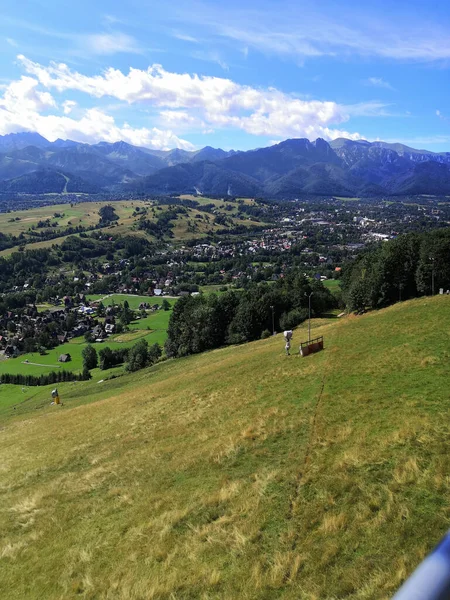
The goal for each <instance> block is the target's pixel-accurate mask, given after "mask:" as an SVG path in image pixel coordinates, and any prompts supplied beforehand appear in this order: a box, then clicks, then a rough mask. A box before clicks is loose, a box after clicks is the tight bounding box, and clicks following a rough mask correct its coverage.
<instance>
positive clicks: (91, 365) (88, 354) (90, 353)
mask: <svg viewBox="0 0 450 600" xmlns="http://www.w3.org/2000/svg"><path fill="white" fill-rule="evenodd" d="M81 356H82V358H83V369H84V370H86V369H87V370H88V371H89V370H91V369H95V368H96V367H97V365H98V356H97V350H96V349H95V348H94V346H91V344H88V345H87V346H86V347H85V348H83V351H82V352H81Z"/></svg>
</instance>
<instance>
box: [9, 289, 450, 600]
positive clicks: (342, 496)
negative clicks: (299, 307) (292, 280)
mask: <svg viewBox="0 0 450 600" xmlns="http://www.w3.org/2000/svg"><path fill="white" fill-rule="evenodd" d="M449 313H450V298H449V297H445V296H444V297H443V296H441V297H436V298H433V299H430V298H425V299H419V300H415V301H412V302H408V303H403V304H399V305H396V306H394V307H391V308H389V309H386V310H384V311H381V312H379V313H372V314H368V315H366V316H363V317H350V318H348V319H345V320H336V319H335V320H333V321H329V322H326V321H318V322H316V323H315V330H314V333H317V334H323V335H324V336H325V345H326V349H325V351H324V352H322V353H319V354H316V355H312V356H309V357H307V358H300V357H298V356H291V357H286V356H285V355H284V353H283V346H284V344H283V340H282V338H281V336H276V337H274V338H271V339H268V340H264V341H260V342H255V343H252V344H247V345H244V346H240V347H232V348H226V349H223V350H217V351H213V352H209V353H205V354H203V355H199V356H195V357H189V358H187V359H180V360H176V361H168V362H166V363H162V364H159V365H157V366H155V367H153V368H152V369H149V370H147V371H146V372H141V373H138V374H134V375H128V376H124V377H122V378H120V379H116V380H112V381H105V382H103V383H98V382H97V381H96V380H93V381H92V382H88V383H86V382H77V383H66V384H64V385H61V388H60V391H61V396H62V399H63V401H64V403H65V405H64V407H62V408H60V407H51V406H49V389H42V390H38V391H37V392H36V391H33V393H34V394H35V395H34V396H32V394H31V393H30V394H29V397H28V396H27V394H28V392H23V394H24V400H22V401H21V397H20V394H19V392H17V391H16V392H15V396H14V398H13V400H11V401H10V402H9V404H8V403H5V406H4V407H0V427H1V431H0V456H1V457H2V460H1V462H0V490H1V509H0V530H1V531H2V538H1V541H0V596H1V597H5V598H9V599H11V600H13V599H19V598H20V599H24V598H27V599H34V598H36V599H37V598H46V599H55V600H56V599H60V598H64V599H73V598H84V599H91V600H94V599H96V600H97V599H105V600H106V599H114V600H115V599H120V600H125V599H126V600H141V599H142V600H144V599H145V600H147V599H151V598H154V599H167V600H169V599H198V598H202V599H205V600H206V599H211V598H220V599H224V600H225V599H227V600H231V599H236V598H245V599H256V598H258V599H259V598H264V599H267V600H268V599H272V598H273V599H275V598H277V599H278V598H283V599H292V600H294V599H307V600H319V599H320V600H322V599H329V600H332V599H333V600H337V599H343V598H346V599H371V600H373V599H381V598H383V599H384V598H389V597H390V596H391V595H392V593H393V591H394V590H395V589H396V588H397V587H398V586H399V584H400V583H401V581H402V580H403V579H404V578H405V577H406V576H407V574H408V573H409V572H410V571H411V570H412V569H413V568H414V566H415V565H416V564H417V563H418V562H419V561H420V560H421V559H422V558H423V556H424V555H425V553H426V552H427V551H429V550H430V549H431V548H432V547H433V545H434V544H435V543H436V542H437V541H438V540H439V538H440V536H441V535H442V534H443V533H444V532H445V531H446V530H447V529H448V527H449V521H450V477H449V472H450V455H449V453H448V444H449V442H450V425H449V423H450V398H449V391H448V381H449V375H450V368H449V357H450V351H449V348H450V345H449V342H450V319H449ZM305 333H306V328H302V329H301V330H298V331H297V332H296V334H295V338H294V339H295V344H294V346H297V343H298V342H299V341H300V340H301V339H303V338H304V337H305ZM34 390H36V388H35V389H34ZM25 396H26V397H25ZM6 404H8V405H7V406H6Z"/></svg>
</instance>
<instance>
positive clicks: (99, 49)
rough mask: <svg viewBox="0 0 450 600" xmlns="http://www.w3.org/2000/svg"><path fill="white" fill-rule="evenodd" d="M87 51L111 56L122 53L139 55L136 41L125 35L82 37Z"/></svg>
mask: <svg viewBox="0 0 450 600" xmlns="http://www.w3.org/2000/svg"><path fill="white" fill-rule="evenodd" d="M82 43H83V45H84V46H85V48H84V49H85V50H87V51H88V52H93V53H94V54H100V55H110V54H118V53H120V52H132V53H139V52H140V50H139V48H138V46H137V44H136V40H135V39H134V38H132V37H131V36H129V35H126V34H125V33H119V32H116V33H96V34H91V35H85V36H82Z"/></svg>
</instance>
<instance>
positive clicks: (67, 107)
mask: <svg viewBox="0 0 450 600" xmlns="http://www.w3.org/2000/svg"><path fill="white" fill-rule="evenodd" d="M76 105H77V103H76V102H75V101H74V100H65V101H64V102H63V112H64V114H65V115H69V114H70V113H71V112H72V111H73V109H74V108H75V107H76Z"/></svg>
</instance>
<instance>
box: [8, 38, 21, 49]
mask: <svg viewBox="0 0 450 600" xmlns="http://www.w3.org/2000/svg"><path fill="white" fill-rule="evenodd" d="M5 39H6V43H7V44H9V45H10V46H12V47H13V48H17V46H18V45H19V44H18V43H17V42H16V40H13V38H9V37H7V38H5Z"/></svg>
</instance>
